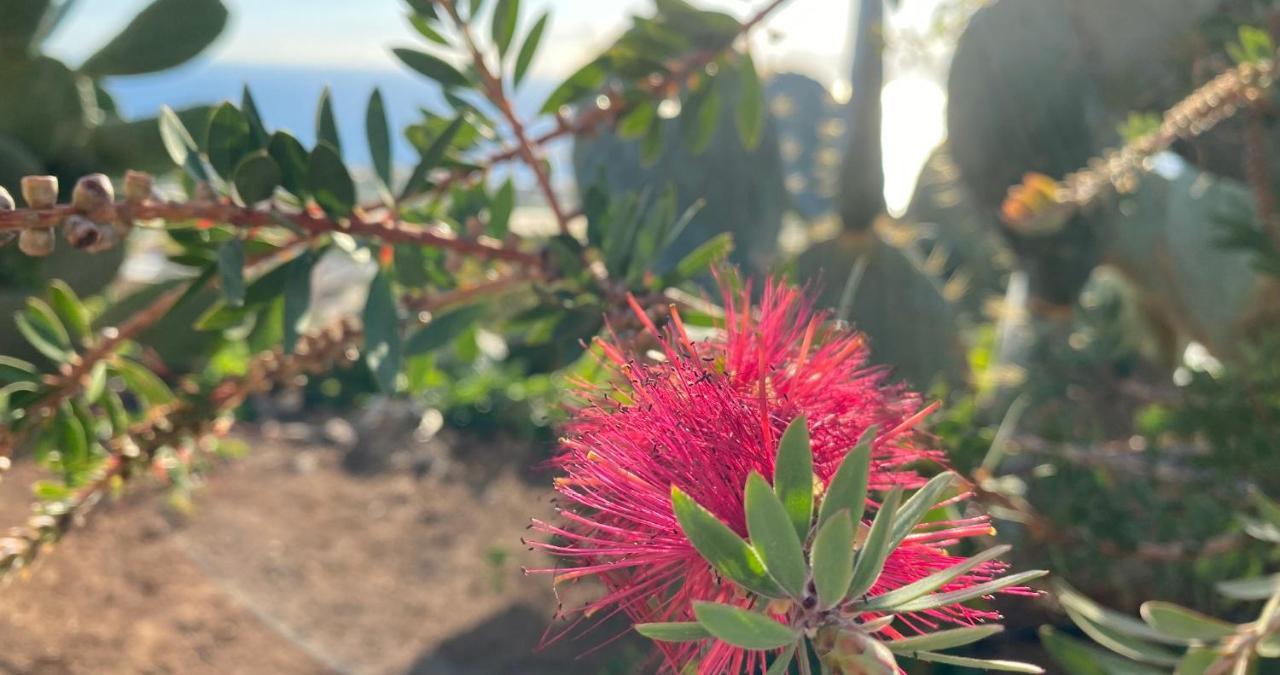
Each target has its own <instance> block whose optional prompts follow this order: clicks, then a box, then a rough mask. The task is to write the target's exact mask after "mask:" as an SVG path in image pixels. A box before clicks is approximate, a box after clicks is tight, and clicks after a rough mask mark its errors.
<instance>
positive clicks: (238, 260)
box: [218, 237, 245, 307]
mask: <svg viewBox="0 0 1280 675" xmlns="http://www.w3.org/2000/svg"><path fill="white" fill-rule="evenodd" d="M218 279H219V281H220V282H221V284H220V288H221V289H222V297H224V298H226V300H227V304H228V305H231V306H232V307H241V306H243V305H244V291H245V286H244V240H243V239H240V238H239V237H236V238H234V239H230V240H228V241H227V242H226V243H225V244H223V245H222V246H221V247H219V248H218Z"/></svg>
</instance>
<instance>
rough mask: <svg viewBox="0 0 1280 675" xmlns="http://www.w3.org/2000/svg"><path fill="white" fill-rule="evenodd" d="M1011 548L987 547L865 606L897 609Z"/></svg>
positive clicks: (874, 598)
mask: <svg viewBox="0 0 1280 675" xmlns="http://www.w3.org/2000/svg"><path fill="white" fill-rule="evenodd" d="M1011 548H1012V547H1011V546H1008V545H1003V544H1002V545H1000V546H996V547H993V548H990V549H987V550H986V551H983V552H982V553H979V554H978V555H975V556H973V557H972V558H966V559H964V560H962V561H960V562H958V563H956V564H954V565H952V566H950V567H947V568H945V569H941V570H938V571H937V572H934V573H933V574H930V575H929V576H927V577H924V578H923V579H919V580H917V581H914V582H912V583H910V584H907V585H906V586H902V587H900V588H895V589H893V590H892V591H888V592H886V593H882V594H880V595H876V596H873V597H871V598H868V599H867V602H866V603H865V604H864V605H863V607H865V608H866V609H868V610H874V609H896V608H897V606H898V605H901V604H902V603H904V602H909V601H911V600H915V599H916V598H919V597H921V596H923V595H925V594H926V593H932V592H933V591H936V590H937V589H939V588H942V587H943V586H945V585H947V584H949V583H951V582H952V581H954V580H956V579H958V578H960V576H961V575H963V574H965V573H967V572H969V571H971V570H973V569H974V568H976V567H977V566H979V565H981V564H982V563H985V562H987V561H988V560H995V559H996V558H998V557H1000V556H1002V555H1004V554H1005V553H1008V552H1009V549H1011Z"/></svg>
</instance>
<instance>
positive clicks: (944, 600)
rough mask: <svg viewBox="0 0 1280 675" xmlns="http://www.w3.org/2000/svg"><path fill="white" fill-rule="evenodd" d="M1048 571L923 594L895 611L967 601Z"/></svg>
mask: <svg viewBox="0 0 1280 675" xmlns="http://www.w3.org/2000/svg"><path fill="white" fill-rule="evenodd" d="M1048 573H1049V572H1048V571H1047V570H1029V571H1026V572H1019V573H1017V574H1010V575H1009V576H1006V577H1000V578H999V579H992V580H991V581H987V582H984V583H981V584H976V585H974V586H970V587H968V588H961V589H957V590H954V591H948V592H946V593H937V594H934V595H925V596H921V597H919V598H916V599H915V600H911V601H908V602H904V603H902V604H900V605H898V606H897V607H895V608H894V611H896V612H919V611H923V610H926V609H934V608H936V607H945V606H947V605H954V604H957V603H961V602H967V601H969V600H973V599H976V598H981V597H984V596H987V595H991V594H992V593H995V592H996V591H1000V590H1003V589H1005V588H1009V587H1010V586H1017V585H1018V584H1023V583H1026V582H1028V581H1031V580H1033V579H1039V578H1040V577H1042V576H1044V575H1046V574H1048Z"/></svg>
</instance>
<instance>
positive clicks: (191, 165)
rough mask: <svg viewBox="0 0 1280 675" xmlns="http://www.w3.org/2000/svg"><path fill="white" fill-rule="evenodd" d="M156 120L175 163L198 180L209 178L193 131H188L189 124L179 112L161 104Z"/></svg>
mask: <svg viewBox="0 0 1280 675" xmlns="http://www.w3.org/2000/svg"><path fill="white" fill-rule="evenodd" d="M156 120H157V122H158V123H159V125H160V140H161V141H163V143H164V149H165V151H167V152H168V153H169V158H170V159H172V160H173V163H174V164H175V165H177V166H180V167H182V168H183V169H184V170H185V171H186V172H187V173H188V174H189V175H190V176H191V177H192V178H195V179H196V180H208V179H209V174H208V172H207V171H205V168H204V161H203V160H202V159H201V158H200V149H199V147H198V146H197V145H196V141H195V139H194V138H192V137H191V132H190V131H187V126H186V125H185V124H183V123H182V119H181V118H179V117H178V113H176V112H174V111H173V108H170V107H169V106H161V108H160V115H159V116H158V117H157V118H156Z"/></svg>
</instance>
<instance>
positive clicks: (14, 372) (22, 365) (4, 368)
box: [0, 354, 40, 385]
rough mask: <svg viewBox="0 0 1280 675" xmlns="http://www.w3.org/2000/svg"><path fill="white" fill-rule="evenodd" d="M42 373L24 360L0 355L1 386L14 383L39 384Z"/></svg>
mask: <svg viewBox="0 0 1280 675" xmlns="http://www.w3.org/2000/svg"><path fill="white" fill-rule="evenodd" d="M39 381H40V372H39V371H38V370H36V367H35V366H34V365H32V364H30V363H27V362H26V361H23V360H22V359H17V358H14V357H12V356H4V355H3V354H0V385H5V384H10V383H13V382H39Z"/></svg>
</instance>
